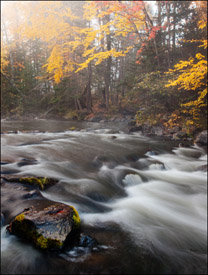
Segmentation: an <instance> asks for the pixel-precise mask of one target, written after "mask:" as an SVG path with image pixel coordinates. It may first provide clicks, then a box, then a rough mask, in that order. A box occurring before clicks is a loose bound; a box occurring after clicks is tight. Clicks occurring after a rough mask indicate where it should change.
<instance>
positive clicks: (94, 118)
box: [89, 116, 103, 122]
mask: <svg viewBox="0 0 208 275" xmlns="http://www.w3.org/2000/svg"><path fill="white" fill-rule="evenodd" d="M101 120H103V118H102V117H99V116H95V117H92V118H91V119H89V121H90V122H100V121H101Z"/></svg>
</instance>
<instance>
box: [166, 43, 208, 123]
mask: <svg viewBox="0 0 208 275" xmlns="http://www.w3.org/2000/svg"><path fill="white" fill-rule="evenodd" d="M190 42H196V41H190ZM200 42H202V44H201V45H200V46H199V47H205V48H207V43H204V40H202V41H200ZM174 73H177V74H179V75H178V76H177V78H176V79H174V80H170V81H169V84H167V85H166V87H170V86H177V88H178V90H186V91H191V90H192V91H197V92H198V97H197V99H195V100H193V101H189V102H187V103H184V104H181V107H182V108H185V109H183V110H182V111H183V112H184V113H189V114H190V115H191V116H192V118H193V120H194V121H195V122H196V121H199V120H200V117H201V115H200V112H201V108H202V107H206V106H207V100H206V96H207V81H206V80H207V60H206V58H205V56H204V55H202V54H201V53H197V54H196V55H195V58H193V57H192V58H189V60H187V61H179V63H178V64H176V65H175V66H174V69H172V70H169V72H167V74H171V75H174ZM192 122H193V121H192V120H189V121H188V122H186V124H187V125H191V124H192Z"/></svg>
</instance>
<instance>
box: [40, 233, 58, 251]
mask: <svg viewBox="0 0 208 275" xmlns="http://www.w3.org/2000/svg"><path fill="white" fill-rule="evenodd" d="M36 235H37V236H36V239H35V245H36V246H37V247H39V248H41V249H51V248H52V249H59V248H60V247H61V246H62V243H61V242H60V241H59V240H53V239H50V238H45V237H43V235H40V234H36Z"/></svg>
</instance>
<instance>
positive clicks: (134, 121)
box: [127, 120, 136, 126]
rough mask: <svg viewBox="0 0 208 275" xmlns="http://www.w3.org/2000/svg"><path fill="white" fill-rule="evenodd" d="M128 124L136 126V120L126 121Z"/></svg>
mask: <svg viewBox="0 0 208 275" xmlns="http://www.w3.org/2000/svg"><path fill="white" fill-rule="evenodd" d="M127 125H128V126H136V120H130V121H129V122H128V123H127Z"/></svg>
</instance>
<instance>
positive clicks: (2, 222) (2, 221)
mask: <svg viewBox="0 0 208 275" xmlns="http://www.w3.org/2000/svg"><path fill="white" fill-rule="evenodd" d="M3 225H4V214H3V213H1V226H3Z"/></svg>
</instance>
